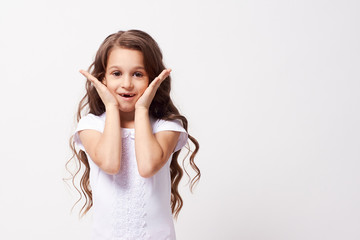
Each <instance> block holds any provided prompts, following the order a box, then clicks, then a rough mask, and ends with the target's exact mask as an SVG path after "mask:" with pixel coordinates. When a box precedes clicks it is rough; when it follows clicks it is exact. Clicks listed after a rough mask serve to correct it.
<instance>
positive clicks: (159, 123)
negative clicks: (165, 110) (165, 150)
mask: <svg viewBox="0 0 360 240" xmlns="http://www.w3.org/2000/svg"><path fill="white" fill-rule="evenodd" d="M150 121H151V125H152V130H153V133H154V134H155V133H158V132H161V131H175V132H180V136H179V139H178V143H177V145H176V147H175V150H174V152H177V151H178V150H180V149H181V148H182V147H183V146H185V144H186V142H187V140H188V133H187V132H186V130H185V129H184V127H183V126H182V123H181V121H180V120H163V119H153V118H150Z"/></svg>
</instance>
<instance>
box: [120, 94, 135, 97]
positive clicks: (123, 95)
mask: <svg viewBox="0 0 360 240" xmlns="http://www.w3.org/2000/svg"><path fill="white" fill-rule="evenodd" d="M120 96H122V97H124V98H132V97H134V96H135V94H134V93H122V94H120Z"/></svg>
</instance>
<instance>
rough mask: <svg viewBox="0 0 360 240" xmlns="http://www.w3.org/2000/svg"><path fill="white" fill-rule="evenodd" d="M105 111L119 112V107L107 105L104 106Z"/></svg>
mask: <svg viewBox="0 0 360 240" xmlns="http://www.w3.org/2000/svg"><path fill="white" fill-rule="evenodd" d="M105 110H106V111H114V110H116V111H119V106H118V105H116V104H107V105H105Z"/></svg>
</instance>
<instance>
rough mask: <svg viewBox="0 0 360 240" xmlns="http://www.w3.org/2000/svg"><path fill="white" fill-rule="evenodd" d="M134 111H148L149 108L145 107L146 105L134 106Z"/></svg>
mask: <svg viewBox="0 0 360 240" xmlns="http://www.w3.org/2000/svg"><path fill="white" fill-rule="evenodd" d="M135 112H149V108H147V107H136V108H135Z"/></svg>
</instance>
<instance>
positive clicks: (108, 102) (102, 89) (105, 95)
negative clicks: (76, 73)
mask: <svg viewBox="0 0 360 240" xmlns="http://www.w3.org/2000/svg"><path fill="white" fill-rule="evenodd" d="M80 73H81V74H82V75H84V76H85V77H86V78H87V79H88V80H89V81H90V82H91V83H92V84H93V86H94V87H95V89H96V91H97V93H98V94H99V96H100V98H101V100H102V101H103V103H104V105H105V107H109V106H115V107H117V108H118V106H119V103H118V101H117V100H116V98H115V96H114V95H112V94H111V92H110V91H109V89H108V88H107V87H106V86H105V85H104V84H103V83H102V82H100V81H99V80H98V79H97V78H96V77H94V76H93V75H91V74H90V73H88V72H87V71H85V70H80Z"/></svg>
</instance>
